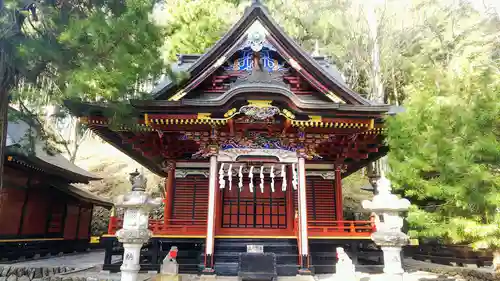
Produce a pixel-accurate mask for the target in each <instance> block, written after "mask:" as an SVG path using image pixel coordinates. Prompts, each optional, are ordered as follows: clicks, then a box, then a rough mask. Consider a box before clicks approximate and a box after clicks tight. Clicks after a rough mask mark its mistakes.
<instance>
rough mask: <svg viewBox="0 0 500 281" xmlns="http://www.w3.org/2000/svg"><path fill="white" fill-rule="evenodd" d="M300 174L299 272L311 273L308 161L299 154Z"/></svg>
mask: <svg viewBox="0 0 500 281" xmlns="http://www.w3.org/2000/svg"><path fill="white" fill-rule="evenodd" d="M298 169H299V171H298V175H299V192H298V196H299V198H298V199H299V200H298V201H299V226H300V227H299V230H300V245H299V246H300V250H301V254H302V264H301V265H300V269H299V273H301V274H309V273H310V271H309V268H308V267H309V265H308V258H309V241H308V235H307V193H306V161H305V159H304V157H302V156H299V165H298Z"/></svg>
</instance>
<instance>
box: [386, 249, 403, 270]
mask: <svg viewBox="0 0 500 281" xmlns="http://www.w3.org/2000/svg"><path fill="white" fill-rule="evenodd" d="M381 249H382V252H383V253H384V273H387V274H403V272H404V270H403V267H402V265H401V246H399V247H393V246H382V247H381Z"/></svg>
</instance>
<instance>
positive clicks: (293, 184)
mask: <svg viewBox="0 0 500 281" xmlns="http://www.w3.org/2000/svg"><path fill="white" fill-rule="evenodd" d="M292 174H293V176H292V177H293V179H292V187H293V190H297V184H298V179H297V170H296V169H295V163H293V164H292Z"/></svg>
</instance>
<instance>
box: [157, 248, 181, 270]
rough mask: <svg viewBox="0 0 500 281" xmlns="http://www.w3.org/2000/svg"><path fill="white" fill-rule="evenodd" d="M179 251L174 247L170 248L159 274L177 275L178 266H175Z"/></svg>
mask: <svg viewBox="0 0 500 281" xmlns="http://www.w3.org/2000/svg"><path fill="white" fill-rule="evenodd" d="M178 251H179V250H178V249H177V247H176V246H172V247H171V248H170V251H169V252H168V254H167V256H166V257H165V259H163V264H162V266H161V274H166V275H177V274H178V273H179V264H177V252H178Z"/></svg>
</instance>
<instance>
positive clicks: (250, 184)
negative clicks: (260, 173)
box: [248, 166, 253, 192]
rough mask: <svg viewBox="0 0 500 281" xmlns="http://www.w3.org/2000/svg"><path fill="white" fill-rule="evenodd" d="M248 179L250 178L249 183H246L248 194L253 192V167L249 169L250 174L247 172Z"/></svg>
mask: <svg viewBox="0 0 500 281" xmlns="http://www.w3.org/2000/svg"><path fill="white" fill-rule="evenodd" d="M248 177H249V178H250V182H249V183H248V188H249V189H250V192H253V166H251V167H250V172H248Z"/></svg>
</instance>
